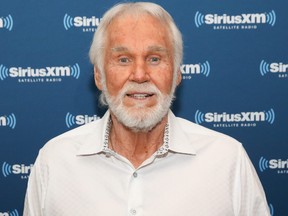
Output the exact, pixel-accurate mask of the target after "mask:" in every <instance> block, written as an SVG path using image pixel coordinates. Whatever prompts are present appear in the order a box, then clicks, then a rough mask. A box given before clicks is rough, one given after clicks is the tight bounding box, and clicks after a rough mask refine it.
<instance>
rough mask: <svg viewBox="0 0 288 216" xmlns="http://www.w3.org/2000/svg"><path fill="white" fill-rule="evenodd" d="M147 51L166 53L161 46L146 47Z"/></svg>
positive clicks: (166, 50)
mask: <svg viewBox="0 0 288 216" xmlns="http://www.w3.org/2000/svg"><path fill="white" fill-rule="evenodd" d="M148 51H150V52H151V51H152V52H153V51H154V52H165V53H168V49H167V48H164V47H162V46H149V47H148Z"/></svg>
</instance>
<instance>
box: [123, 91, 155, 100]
mask: <svg viewBox="0 0 288 216" xmlns="http://www.w3.org/2000/svg"><path fill="white" fill-rule="evenodd" d="M126 95H127V96H128V97H132V98H136V99H144V98H148V97H151V96H153V95H154V93H146V92H145V93H144V92H133V93H127V94H126Z"/></svg>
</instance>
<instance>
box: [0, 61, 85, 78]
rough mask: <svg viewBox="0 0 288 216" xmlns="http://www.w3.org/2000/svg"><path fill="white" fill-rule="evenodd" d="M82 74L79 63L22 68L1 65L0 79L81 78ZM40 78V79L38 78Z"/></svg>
mask: <svg viewBox="0 0 288 216" xmlns="http://www.w3.org/2000/svg"><path fill="white" fill-rule="evenodd" d="M80 74H81V70H80V66H79V64H78V63H76V64H74V65H72V66H53V67H51V66H49V67H43V68H32V67H27V68H22V67H10V68H8V67H6V66H5V65H3V64H1V65H0V80H1V81H3V80H5V79H6V78H8V77H10V78H18V79H20V80H21V79H22V80H24V81H25V79H30V80H36V79H37V78H42V80H43V81H45V80H44V78H57V77H58V78H59V77H70V76H71V77H74V78H75V79H79V77H80ZM38 80H39V79H38Z"/></svg>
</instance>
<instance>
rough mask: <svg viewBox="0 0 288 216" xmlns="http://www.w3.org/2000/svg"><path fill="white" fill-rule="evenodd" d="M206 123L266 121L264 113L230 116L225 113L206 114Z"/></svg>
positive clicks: (243, 113)
mask: <svg viewBox="0 0 288 216" xmlns="http://www.w3.org/2000/svg"><path fill="white" fill-rule="evenodd" d="M204 117H205V121H206V122H252V121H265V113H264V112H241V113H236V114H228V113H226V112H223V113H221V114H219V113H216V112H215V113H211V112H210V113H206V114H205V116H204Z"/></svg>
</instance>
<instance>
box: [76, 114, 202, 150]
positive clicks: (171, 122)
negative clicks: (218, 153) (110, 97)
mask: <svg viewBox="0 0 288 216" xmlns="http://www.w3.org/2000/svg"><path fill="white" fill-rule="evenodd" d="M110 121H111V120H110V111H109V110H107V112H106V113H105V115H104V116H103V117H102V118H101V119H100V120H98V121H97V122H93V123H91V127H92V128H91V129H92V131H91V133H89V135H87V136H85V137H84V138H83V137H82V138H83V139H82V140H81V142H82V143H83V145H81V147H80V148H79V150H78V152H77V155H79V156H80V155H83V156H84V155H93V154H98V153H100V152H107V151H110V150H109V148H108V145H107V140H108V139H109V131H110V129H109V125H110ZM167 150H168V151H171V152H175V153H182V154H191V155H195V154H196V151H195V149H194V148H193V145H192V143H191V141H190V140H189V138H188V137H187V135H186V134H185V133H184V131H183V129H182V128H181V125H179V123H178V121H177V117H175V115H174V114H173V113H172V111H171V110H170V111H169V113H168V124H167V126H166V128H165V134H164V138H163V145H162V146H161V147H160V149H159V150H158V151H157V155H161V154H164V153H166V152H167Z"/></svg>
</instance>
